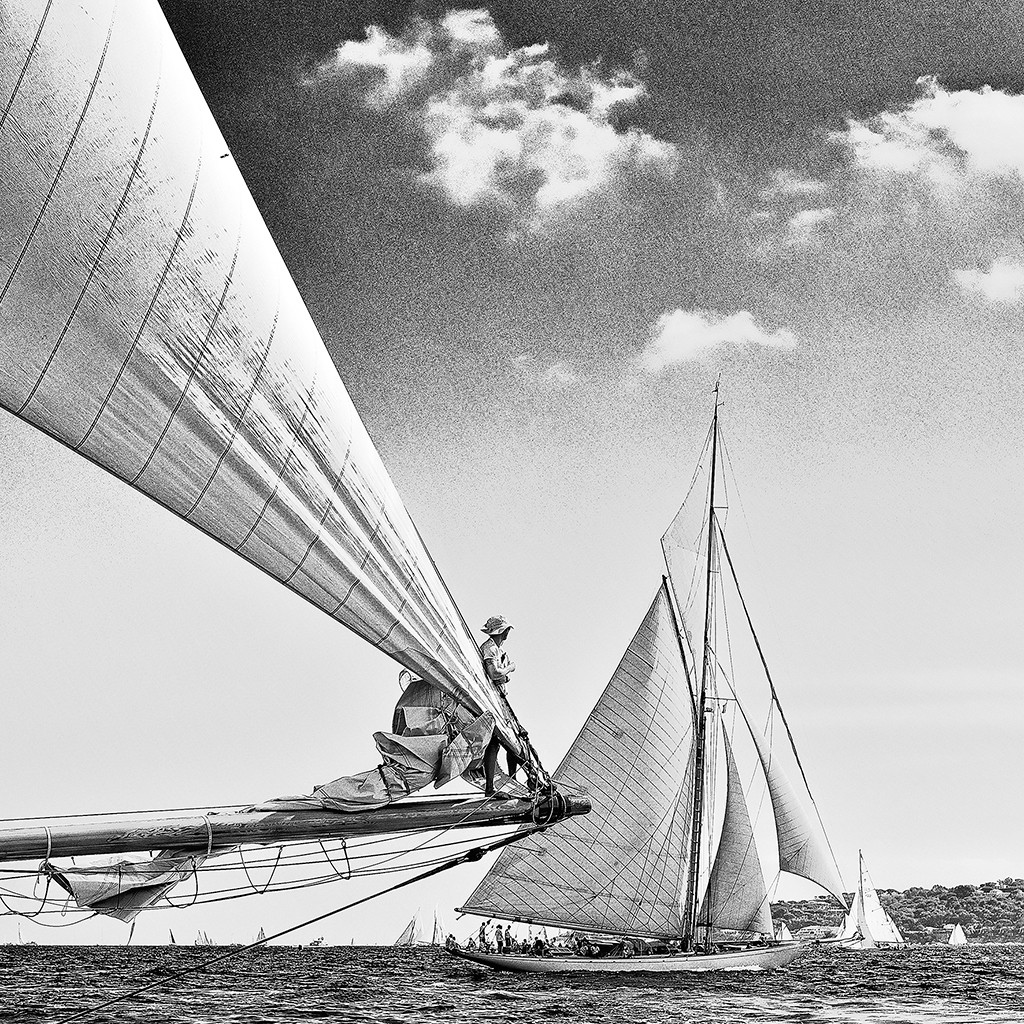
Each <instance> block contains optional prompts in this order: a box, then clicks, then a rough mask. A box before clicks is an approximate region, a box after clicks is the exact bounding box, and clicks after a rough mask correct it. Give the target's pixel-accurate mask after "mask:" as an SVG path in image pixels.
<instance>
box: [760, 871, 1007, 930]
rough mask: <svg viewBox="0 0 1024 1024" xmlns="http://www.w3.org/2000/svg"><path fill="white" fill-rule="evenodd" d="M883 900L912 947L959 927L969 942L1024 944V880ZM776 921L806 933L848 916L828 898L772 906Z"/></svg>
mask: <svg viewBox="0 0 1024 1024" xmlns="http://www.w3.org/2000/svg"><path fill="white" fill-rule="evenodd" d="M878 897H879V899H880V900H881V902H882V906H883V907H885V909H886V910H887V911H888V913H889V916H890V917H892V919H893V920H894V921H895V922H896V924H897V925H899V929H900V931H901V932H903V935H904V937H905V938H906V940H907V941H908V942H945V941H946V937H947V936H948V934H949V927H948V926H949V925H951V924H955V923H957V922H959V924H960V925H961V927H962V928H963V930H964V932H965V933H966V935H967V938H968V940H969V941H970V942H1021V941H1024V878H1001V879H1000V880H999V881H998V882H982V883H981V885H954V886H953V887H952V888H946V887H945V886H942V885H933V886H932V887H931V888H930V889H922V888H919V887H917V886H915V887H913V888H910V889H907V890H905V891H904V892H899V891H898V890H896V889H879V890H878ZM852 901H853V893H847V894H846V902H847V904H849V903H851V902H852ZM772 916H773V917H774V918H775V920H776V921H785V922H786V924H787V925H789V929H790V931H792V932H793V933H794V934H795V933H796V932H797V931H799V930H800V929H801V928H836V927H838V926H839V925H840V924H842V920H843V912H842V911H841V910H840V909H839V908H838V907H836V906H835V905H834V904H832V903H831V902H829V901H827V900H826V899H825V898H823V897H822V898H819V899H815V900H799V901H789V902H781V903H773V904H772Z"/></svg>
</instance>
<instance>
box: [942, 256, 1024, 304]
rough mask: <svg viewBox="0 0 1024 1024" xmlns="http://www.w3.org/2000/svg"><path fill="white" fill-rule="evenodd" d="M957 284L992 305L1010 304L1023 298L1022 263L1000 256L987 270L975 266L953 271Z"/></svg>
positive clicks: (1023, 270) (1023, 279)
mask: <svg viewBox="0 0 1024 1024" xmlns="http://www.w3.org/2000/svg"><path fill="white" fill-rule="evenodd" d="M953 277H954V279H955V280H956V282H957V284H959V285H960V287H961V288H962V289H963V290H964V291H965V292H968V293H973V294H976V295H981V296H982V297H983V298H985V299H986V300H987V301H988V302H991V303H993V304H994V305H1006V306H1012V305H1017V304H1019V303H1020V302H1021V301H1022V300H1024V263H1022V262H1021V261H1020V260H1011V259H1008V258H1005V257H1000V258H998V259H995V260H993V261H992V263H991V265H990V266H989V268H988V270H979V269H978V268H976V267H967V268H965V269H961V270H956V271H954V272H953Z"/></svg>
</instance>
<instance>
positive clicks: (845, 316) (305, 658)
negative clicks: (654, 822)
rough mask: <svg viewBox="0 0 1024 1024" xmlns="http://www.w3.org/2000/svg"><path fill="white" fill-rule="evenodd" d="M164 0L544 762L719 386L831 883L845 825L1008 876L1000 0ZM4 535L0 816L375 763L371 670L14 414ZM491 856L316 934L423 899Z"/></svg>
mask: <svg viewBox="0 0 1024 1024" xmlns="http://www.w3.org/2000/svg"><path fill="white" fill-rule="evenodd" d="M162 7H163V9H164V12H165V14H166V15H167V17H168V20H169V21H170V23H171V27H172V29H173V30H174V32H175V35H176V37H177V38H178V40H179V42H180V44H181V46H182V49H183V51H184V53H185V56H186V58H187V59H188V61H189V63H190V65H191V67H192V69H193V72H194V73H195V75H196V77H197V80H198V82H199V84H200V86H201V88H202V89H203V92H204V94H205V96H206V98H207V101H208V102H209V104H210V107H211V109H212V111H213V114H214V116H215V118H216V120H217V122H218V124H219V126H220V128H221V130H222V132H223V133H224V136H225V138H226V140H227V142H228V144H229V146H230V149H231V153H232V156H233V157H234V159H235V161H236V162H237V164H238V166H239V167H240V169H241V170H242V172H243V174H244V176H245V178H246V180H247V182H248V184H249V186H250V188H251V190H252V192H253V195H254V197H255V199H256V202H257V204H258V206H259V208H260V210H261V212H262V213H263V215H264V217H265V219H266V221H267V223H268V226H269V227H270V230H271V233H272V235H273V236H274V238H275V240H276V242H277V244H278V246H279V247H280V250H281V252H282V255H283V257H284V260H285V262H286V264H287V265H288V267H289V268H290V270H291V272H292V274H293V276H294V278H295V281H296V283H297V285H298V287H299V290H300V292H301V293H302V295H303V297H304V299H305V301H306V303H307V305H308V307H309V309H310V312H311V314H312V316H313V319H314V320H315V322H316V323H317V325H318V327H319V328H320V331H321V333H322V335H323V337H324V340H325V342H326V344H327V346H328V349H329V351H330V353H331V355H332V357H333V358H334V361H335V363H336V365H337V367H338V370H339V373H340V374H341V376H342V378H343V380H344V381H345V383H346V386H347V387H348V389H349V391H350V393H351V395H352V397H353V400H354V402H355V404H356V407H357V408H358V409H359V411H360V414H361V415H362V417H363V419H364V422H365V423H366V425H367V427H368V429H369V431H370V434H371V435H372V437H373V438H374V441H375V442H376V444H377V446H378V448H379V450H380V452H381V454H382V456H383V458H384V461H385V463H386V464H387V466H388V468H389V470H390V471H391V474H392V476H393V477H394V479H395V481H396V483H397V485H398V487H399V489H400V491H401V493H402V495H403V496H404V498H405V501H406V504H407V505H408V507H409V509H410V511H411V513H412V515H413V517H414V518H415V520H416V522H417V524H418V526H419V529H420V531H421V533H422V534H423V536H424V538H425V540H426V542H427V545H428V547H429V548H430V550H431V553H432V554H433V557H434V559H435V561H436V562H437V564H438V566H439V568H440V569H441V572H442V573H443V575H444V577H445V579H446V581H447V583H448V585H449V587H450V589H451V591H452V593H453V594H454V595H455V598H456V600H457V601H458V603H459V605H460V607H461V609H462V611H463V612H464V613H465V615H466V617H467V619H468V620H469V621H470V623H471V624H475V623H477V622H478V621H479V623H482V622H483V621H484V619H486V618H487V617H488V616H489V615H492V614H495V613H501V614H503V615H505V616H507V617H508V618H509V619H510V621H512V622H513V623H514V624H515V626H516V629H515V630H514V632H513V633H512V637H511V639H510V641H509V650H510V652H511V653H512V655H513V657H514V659H515V660H516V662H517V663H518V665H519V670H518V671H517V673H516V677H515V680H514V688H513V691H512V698H513V702H514V704H515V707H516V709H517V712H518V714H519V716H520V718H521V719H522V720H523V722H524V723H525V724H526V725H527V727H528V728H529V730H530V734H531V738H532V739H533V741H534V743H535V745H536V746H537V748H538V749H539V750H540V752H541V755H542V757H543V758H544V760H545V763H546V764H547V765H548V766H549V767H553V766H554V765H555V764H557V762H558V760H559V758H560V757H561V755H562V754H563V753H564V752H565V750H566V749H567V747H568V745H569V743H570V742H571V741H572V739H573V738H574V736H575V735H576V732H577V731H578V729H579V727H580V725H581V724H582V721H583V719H584V717H585V715H586V714H587V712H588V711H589V710H590V708H591V706H592V705H593V703H594V701H595V700H596V699H597V696H598V695H599V693H600V691H601V689H602V687H603V686H604V684H605V683H606V682H607V679H608V677H609V676H610V674H611V672H612V670H613V669H614V667H615V665H616V664H617V662H618V659H619V657H620V656H621V653H622V651H623V650H624V649H625V647H626V645H627V643H628V642H629V640H630V638H631V637H632V635H633V633H634V631H635V629H636V627H637V624H638V623H639V621H640V619H641V618H642V616H643V615H644V613H645V612H646V609H647V607H648V605H649V603H650V600H651V598H652V596H653V594H654V592H655V589H656V588H657V585H658V583H659V580H660V573H661V565H660V549H659V545H658V541H659V538H660V536H661V533H662V532H663V530H664V528H665V527H666V526H667V524H668V522H669V521H670V520H671V518H672V516H673V514H674V512H675V510H676V508H677V507H678V504H679V502H680V500H681V498H682V496H683V493H684V492H685V488H686V485H687V483H688V481H689V479H690V474H691V472H692V468H693V463H694V460H695V459H696V458H697V456H698V454H699V451H700V447H701V445H702V443H703V440H704V437H705V434H706V432H707V427H708V422H709V418H710V414H711V409H712V395H711V389H712V387H713V386H714V383H715V381H716V380H718V379H719V378H720V379H721V386H722V393H723V402H724V405H723V408H722V421H723V432H724V436H725V438H726V442H727V445H728V450H729V454H730V463H731V469H732V471H733V474H734V486H733V489H732V490H731V492H730V508H729V520H728V524H727V529H728V531H729V534H728V535H729V537H730V548H731V549H732V550H733V553H734V557H735V558H736V561H737V562H738V563H739V566H738V568H739V569H740V572H741V574H742V576H743V585H744V591H745V595H746V597H747V600H748V604H749V605H750V606H751V610H752V613H753V615H754V618H755V620H756V622H757V623H758V629H759V635H760V637H761V640H762V643H763V645H764V647H765V649H766V653H767V655H768V658H769V661H770V664H771V665H772V672H773V678H774V679H775V681H776V685H777V688H778V690H779V693H780V697H781V699H782V701H783V704H784V706H785V708H786V711H787V715H788V717H789V719H790V722H791V724H792V726H793V730H794V733H795V736H796V739H797V743H798V745H799V747H800V751H801V755H802V758H803V761H804V764H805V766H806V768H807V771H808V776H809V778H810V780H811V785H812V789H813V791H814V793H815V797H816V799H817V803H818V806H819V809H820V811H821V814H822V817H823V820H824V822H825V825H826V827H827V829H828V832H829V835H830V838H831V841H832V845H833V848H834V849H835V851H836V853H837V856H838V860H839V866H840V868H841V869H842V871H843V874H844V877H845V878H846V881H847V885H848V886H852V884H853V882H852V880H853V879H854V877H855V868H856V861H857V850H858V849H863V850H864V852H865V857H866V859H867V862H868V865H869V867H870V868H871V872H872V876H873V878H874V880H875V882H876V884H878V885H880V886H886V887H892V888H899V889H902V888H906V887H908V886H911V885H925V886H927V885H931V884H935V883H941V884H950V885H952V884H957V883H960V882H981V881H985V880H989V879H996V878H1001V877H1004V876H1007V875H1021V874H1024V864H1022V862H1021V860H1020V852H1019V851H1020V849H1021V848H1022V844H1024V825H1022V824H1021V822H1020V820H1019V816H1017V815H1016V814H1015V813H1013V810H1012V808H1013V807H1014V806H1015V798H1016V789H1017V782H1018V780H1019V776H1020V768H1019V757H1020V753H1019V752H1020V750H1021V749H1022V747H1024V696H1022V688H1021V683H1022V681H1024V680H1022V673H1021V668H1020V657H1019V652H1018V636H1019V631H1020V623H1021V619H1022V614H1024V584H1022V582H1021V581H1022V579H1024V540H1022V538H1021V535H1020V530H1019V526H1018V524H1019V523H1020V522H1021V521H1022V520H1024V491H1022V487H1021V458H1020V455H1019V452H1020V451H1021V448H1022V442H1024V413H1022V411H1021V410H1022V409H1024V375H1022V374H1021V371H1020V363H1021V355H1020V354H1021V342H1022V328H1021V312H1022V309H1024V242H1022V241H1021V239H1022V238H1024V233H1022V229H1024V141H1022V140H1024V57H1022V54H1024V47H1022V46H1021V43H1022V37H1024V13H1022V12H1021V10H1020V9H1019V8H1018V7H1016V6H1015V5H1010V4H985V5H978V4H973V3H956V4H953V3H945V2H939V3H928V4H912V3H903V4H892V3H882V4H870V5H867V4H850V5H846V6H845V7H844V8H843V10H831V9H829V8H828V7H827V6H826V7H824V8H823V7H822V6H821V5H820V4H805V3H793V2H788V3H785V4H783V3H768V4H766V3H758V4H757V5H754V4H745V3H718V4H709V3H690V4H685V5H680V4H663V3H651V4H646V5H621V4H611V3H597V4H588V5H586V7H585V8H584V7H582V6H581V5H574V4H570V3H562V4H557V5H548V4H542V3H517V4H502V3H499V4H493V5H489V6H488V5H480V6H474V7H469V6H461V7H455V6H450V5H444V4H423V5H418V6H417V5H401V4H380V3H369V4H362V3H358V2H354V3H349V4H345V5H336V4H331V3H327V2H323V3H317V4H307V3H302V4H298V3H291V4H286V3H280V4H275V5H272V6H271V7H270V8H269V10H265V9H264V5H257V4H254V3H247V2H242V0H221V2H218V3H196V2H195V0H192V2H188V3H185V2H179V0H164V2H163V3H162ZM0 559H2V565H3V572H2V573H0V602H2V607H3V608H4V609H5V610H6V612H7V614H6V615H5V616H4V617H3V625H2V627H0V628H2V641H3V647H4V652H5V670H6V677H7V683H6V687H5V692H6V693H7V695H8V696H7V698H6V700H5V705H6V706H5V711H6V715H5V734H6V735H5V742H4V744H3V749H2V750H0V771H2V774H3V778H4V779H5V783H6V784H5V786H4V789H3V792H4V801H3V803H4V816H5V817H13V816H15V815H30V814H31V815H36V814H51V813H52V814H63V813H76V812H84V811H98V810H108V809H118V810H126V809H130V808H157V807H177V806H193V805H199V804H205V803H215V804H222V803H243V802H247V801H250V800H256V799H260V798H264V797H269V796H272V795H279V794H282V793H288V792H305V791H308V790H309V789H310V787H311V786H312V785H313V784H315V783H319V782H322V781H325V780H326V779H328V778H334V777H336V776H338V775H341V774H346V773H349V772H356V771H360V770H364V769H366V768H369V767H372V765H373V764H375V763H376V753H375V750H374V748H373V744H372V739H371V733H372V732H373V731H374V730H375V729H378V728H385V727H387V723H388V722H389V721H390V716H391V706H392V704H393V701H394V699H395V697H396V696H397V687H395V685H394V675H395V673H394V666H393V664H392V663H391V662H390V661H388V660H387V659H386V658H384V657H383V656H381V655H380V654H379V653H378V652H375V651H372V650H365V649H364V648H365V647H366V645H364V644H363V643H361V642H360V641H359V640H358V639H357V638H355V637H354V636H352V635H350V634H347V633H346V632H345V631H344V630H343V629H341V628H340V627H339V626H338V625H337V624H336V623H333V622H331V621H330V620H329V619H328V618H326V617H325V616H323V615H321V614H319V613H318V612H317V611H316V610H315V609H313V608H312V607H310V606H308V605H306V604H304V603H303V602H301V601H299V600H297V599H296V598H295V596H294V595H292V594H290V593H288V592H286V591H285V590H284V589H282V588H281V587H279V586H277V585H276V584H275V583H274V582H273V581H272V580H270V579H269V578H267V577H264V576H262V575H261V574H259V573H257V572H256V571H255V570H253V569H252V568H251V567H250V566H248V565H246V564H244V563H242V562H241V561H240V560H238V559H237V558H234V556H232V555H231V554H230V553H228V552H227V551H225V550H224V549H221V548H219V547H218V546H217V545H215V544H214V543H213V542H212V541H210V540H208V539H207V538H205V537H203V536H201V535H199V534H198V533H196V532H195V531H192V530H190V528H189V527H188V526H186V525H185V524H184V523H182V522H179V521H178V520H176V519H174V518H173V517H171V516H169V515H168V514H167V513H166V512H164V511H163V510H162V509H159V508H157V507H156V506H155V505H152V503H150V502H148V501H147V500H146V499H145V498H143V497H142V496H140V495H139V494H137V493H135V492H132V491H130V490H129V489H128V488H126V487H125V486H124V485H123V484H120V483H118V482H117V481H115V480H113V479H112V478H109V477H107V476H105V475H104V474H103V473H101V472H100V471H99V470H98V469H96V468H95V467H94V466H92V465H89V464H87V463H85V462H83V461H82V460H80V459H78V458H77V457H76V456H75V455H73V454H72V453H70V452H68V451H65V450H63V449H61V448H60V447H59V446H57V445H56V444H55V443H53V442H52V441H50V440H49V439H48V438H46V437H43V436H42V435H40V434H37V433H34V432H33V431H32V430H31V428H29V427H28V426H26V425H25V424H23V423H21V422H19V421H16V420H15V419H14V418H13V417H10V416H7V415H4V416H3V418H2V419H0ZM482 871H483V868H482V867H481V868H477V867H470V868H466V869H465V870H464V871H460V872H457V873H453V874H451V875H448V876H445V878H444V880H443V881H437V882H435V883H432V884H431V885H430V886H428V887H424V889H423V890H422V897H421V893H420V891H417V892H416V893H415V894H409V893H404V894H401V895H396V896H394V897H389V898H388V899H387V900H386V901H383V902H382V903H380V904H373V905H371V907H370V909H366V910H363V911H358V912H353V913H352V914H351V915H342V916H341V917H339V918H338V919H336V920H335V921H334V922H332V923H331V924H330V926H329V928H330V929H331V930H330V931H327V930H326V929H327V928H328V926H327V925H325V926H324V928H325V931H324V934H325V935H327V937H328V939H329V941H346V942H347V941H348V940H349V939H350V938H353V937H354V938H355V940H356V941H357V942H362V941H367V942H370V941H390V940H391V939H393V938H394V936H396V935H397V934H398V933H399V932H400V931H401V929H402V927H403V926H404V924H405V922H406V921H407V920H408V918H409V916H410V915H411V912H412V911H413V910H415V909H416V907H418V906H421V905H422V906H423V907H424V908H432V907H433V905H434V904H435V903H436V904H438V905H440V906H441V907H442V908H445V909H446V911H447V912H448V916H449V919H450V918H451V914H450V908H451V907H453V906H455V905H457V904H458V903H459V902H460V901H461V900H462V899H463V898H465V896H466V895H468V893H469V891H470V889H471V888H472V885H473V884H474V882H475V880H476V879H477V878H478V877H480V875H481V874H482ZM343 888H344V886H341V885H339V886H336V887H333V888H332V889H330V890H329V891H328V896H327V897H325V896H324V890H314V891H313V893H312V894H309V893H304V894H300V895H297V896H291V895H288V894H286V895H281V896H274V897H264V898H263V899H262V900H261V899H253V900H243V901H238V903H237V905H235V904H232V905H227V906H225V907H220V908H217V909H210V910H207V909H203V908H195V909H194V910H193V911H186V910H182V911H174V912H172V913H169V914H164V915H160V914H157V915H152V917H154V918H156V919H157V922H156V923H155V924H152V925H151V924H148V923H140V925H139V927H138V929H137V938H136V940H135V941H145V938H146V937H147V936H149V935H150V932H149V931H146V929H150V931H151V932H152V935H151V936H150V937H152V938H153V939H154V940H155V941H163V936H164V928H165V927H167V925H168V924H170V927H172V928H180V929H181V930H182V931H184V932H185V933H186V934H188V935H190V934H191V932H192V931H193V930H195V929H198V928H206V930H208V931H209V932H210V934H211V935H213V936H214V937H216V938H218V939H220V940H222V941H230V940H235V939H237V940H239V941H240V940H242V939H243V938H246V937H249V936H250V935H251V934H254V933H255V932H256V930H257V929H258V927H260V926H261V925H263V926H265V927H266V929H267V931H270V930H271V928H272V927H275V926H285V925H287V924H289V923H292V922H293V921H295V920H299V919H301V918H302V917H303V916H312V914H313V913H315V912H317V911H319V910H322V909H323V906H324V900H325V898H326V899H328V901H329V900H335V901H336V902H338V903H340V902H342V901H343V900H344V899H345V898H346V896H347V893H348V892H349V891H351V892H353V893H358V892H362V890H360V889H358V888H357V887H353V888H352V889H351V890H348V889H346V890H345V891H344V892H342V891H341V890H342V889H343ZM783 894H785V893H783ZM243 905H244V906H243ZM307 911H308V913H307ZM147 920H148V919H146V918H145V917H144V918H143V922H146V921H147ZM179 921H180V924H179V923H178V922H179ZM31 927H33V926H31V925H29V924H28V923H26V924H25V925H24V929H25V930H26V932H27V930H28V929H29V928H31ZM89 927H90V928H92V929H93V930H92V931H91V932H90V933H89V940H90V941H92V940H95V939H97V938H98V939H100V940H103V941H124V935H125V930H124V928H123V927H122V926H120V925H117V924H114V923H109V922H108V923H102V924H97V925H90V926H89ZM463 927H465V928H466V930H467V931H468V919H467V921H466V922H465V923H464V925H463ZM11 930H12V929H11V926H10V921H9V919H4V920H0V938H3V937H5V936H9V933H10V932H11ZM51 940H52V941H73V939H72V937H71V936H70V934H69V933H67V932H59V933H53V937H52V938H51V935H47V936H46V937H45V939H43V938H40V939H39V941H51ZM297 941H302V940H301V939H299V940H297ZM307 941H308V939H307Z"/></svg>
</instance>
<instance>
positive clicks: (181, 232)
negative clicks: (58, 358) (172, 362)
mask: <svg viewBox="0 0 1024 1024" xmlns="http://www.w3.org/2000/svg"><path fill="white" fill-rule="evenodd" d="M202 167H203V153H202V146H201V145H200V151H199V156H198V158H197V160H196V173H195V175H194V176H193V178H192V191H191V193H190V194H189V197H188V202H187V203H186V204H185V213H184V215H183V216H182V218H181V224H180V225H179V226H178V230H177V232H176V233H175V237H174V242H173V243H172V244H171V250H170V252H169V253H168V254H167V260H166V262H165V263H164V268H163V270H162V271H161V273H160V279H159V280H158V281H157V283H156V288H155V289H154V290H153V295H152V296H151V298H150V300H149V305H148V306H147V307H146V312H145V313H144V314H143V316H142V321H141V322H140V323H139V329H138V330H137V331H136V332H135V337H134V338H133V339H132V343H131V345H129V346H128V351H127V352H125V354H124V358H123V359H122V360H121V365H120V367H119V368H118V371H117V373H115V374H114V378H113V380H112V381H111V382H110V387H109V388H107V393H106V395H104V397H103V401H102V402H100V407H99V408H98V409H97V410H96V415H95V416H94V417H93V421H92V423H90V424H89V429H88V430H87V431H86V432H85V434H84V435H83V436H82V440H81V441H79V442H78V444H76V445H75V446H74V449H73V450H74V451H76V452H81V450H82V448H83V446H84V445H85V443H86V442H87V441H88V440H89V438H90V437H91V436H92V432H93V431H94V430H95V429H96V425H97V424H98V423H99V421H100V419H101V418H102V416H103V414H104V413H105V412H106V410H107V406H108V405H109V404H110V399H111V397H112V395H113V394H114V391H115V389H116V388H117V385H118V384H119V383H120V381H121V377H122V376H123V375H124V372H125V370H126V369H127V368H128V363H129V362H130V361H131V358H132V356H133V355H134V354H135V350H136V349H137V348H138V344H139V341H140V340H141V338H142V334H143V332H144V331H145V330H146V326H147V325H148V323H149V318H150V317H151V316H152V314H153V310H154V309H155V308H156V303H157V299H158V298H159V297H160V294H161V293H162V292H163V288H164V282H165V281H166V280H167V275H168V274H169V273H170V271H171V264H172V263H173V262H174V257H175V256H176V255H177V254H178V248H179V247H180V246H181V243H182V241H183V240H184V238H185V227H186V225H187V224H188V219H189V217H190V216H191V214H192V204H193V203H194V202H195V198H196V191H197V189H198V188H199V174H200V172H201V171H202ZM129 483H131V481H129Z"/></svg>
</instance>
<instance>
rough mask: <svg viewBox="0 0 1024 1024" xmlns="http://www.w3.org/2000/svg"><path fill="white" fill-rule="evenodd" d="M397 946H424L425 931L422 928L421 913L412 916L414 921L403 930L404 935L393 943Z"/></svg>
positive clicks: (417, 912)
mask: <svg viewBox="0 0 1024 1024" xmlns="http://www.w3.org/2000/svg"><path fill="white" fill-rule="evenodd" d="M392 945H395V946H422V945H423V929H422V927H421V926H420V912H419V911H418V910H417V911H416V913H415V914H413V915H412V920H411V921H410V922H409V923H408V924H407V925H406V926H405V927H404V928H403V929H402V934H401V935H399V936H398V938H397V939H395V941H394V942H393V943H392Z"/></svg>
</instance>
